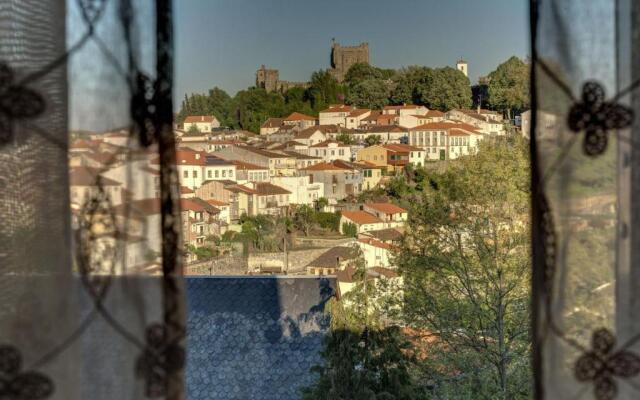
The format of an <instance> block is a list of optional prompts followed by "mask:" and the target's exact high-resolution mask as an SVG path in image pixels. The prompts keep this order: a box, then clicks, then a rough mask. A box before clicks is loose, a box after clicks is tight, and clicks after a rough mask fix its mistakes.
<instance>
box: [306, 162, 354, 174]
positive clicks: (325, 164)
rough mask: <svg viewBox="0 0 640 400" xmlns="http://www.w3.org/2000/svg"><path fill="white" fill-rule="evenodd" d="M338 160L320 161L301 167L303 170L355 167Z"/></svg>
mask: <svg viewBox="0 0 640 400" xmlns="http://www.w3.org/2000/svg"><path fill="white" fill-rule="evenodd" d="M338 161H339V160H336V161H332V162H321V163H318V164H315V165H310V166H308V167H305V168H303V169H304V170H305V171H353V170H354V169H355V168H354V167H353V166H351V165H349V164H347V163H344V162H343V163H340V162H338Z"/></svg>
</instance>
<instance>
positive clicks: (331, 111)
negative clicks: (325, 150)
mask: <svg viewBox="0 0 640 400" xmlns="http://www.w3.org/2000/svg"><path fill="white" fill-rule="evenodd" d="M354 110H356V107H354V106H347V105H345V104H331V105H330V106H329V107H328V108H326V109H324V110H322V111H320V112H319V113H318V118H319V121H320V125H338V126H342V127H344V126H345V125H346V121H345V119H346V118H347V116H348V115H349V114H351V112H352V111H354ZM363 118H364V117H363Z"/></svg>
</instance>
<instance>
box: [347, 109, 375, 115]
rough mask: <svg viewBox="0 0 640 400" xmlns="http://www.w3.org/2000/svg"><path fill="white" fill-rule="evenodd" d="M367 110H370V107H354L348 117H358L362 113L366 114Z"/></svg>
mask: <svg viewBox="0 0 640 400" xmlns="http://www.w3.org/2000/svg"><path fill="white" fill-rule="evenodd" d="M368 112H371V110H370V109H368V108H356V109H355V110H353V111H351V113H349V116H350V117H359V116H361V115H363V114H366V113H368Z"/></svg>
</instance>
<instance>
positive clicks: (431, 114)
mask: <svg viewBox="0 0 640 400" xmlns="http://www.w3.org/2000/svg"><path fill="white" fill-rule="evenodd" d="M424 117H444V113H443V112H442V111H438V110H429V111H427V113H426V114H425V115H424Z"/></svg>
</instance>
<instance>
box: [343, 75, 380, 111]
mask: <svg viewBox="0 0 640 400" xmlns="http://www.w3.org/2000/svg"><path fill="white" fill-rule="evenodd" d="M390 94H391V90H390V89H389V85H388V84H387V83H386V82H385V81H383V80H381V79H367V80H364V81H362V82H359V83H356V84H355V85H354V86H353V87H351V88H350V89H349V93H348V94H347V99H346V100H347V103H348V104H352V105H355V106H358V107H364V108H373V109H379V108H382V107H384V106H386V105H387V104H389V95H390Z"/></svg>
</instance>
